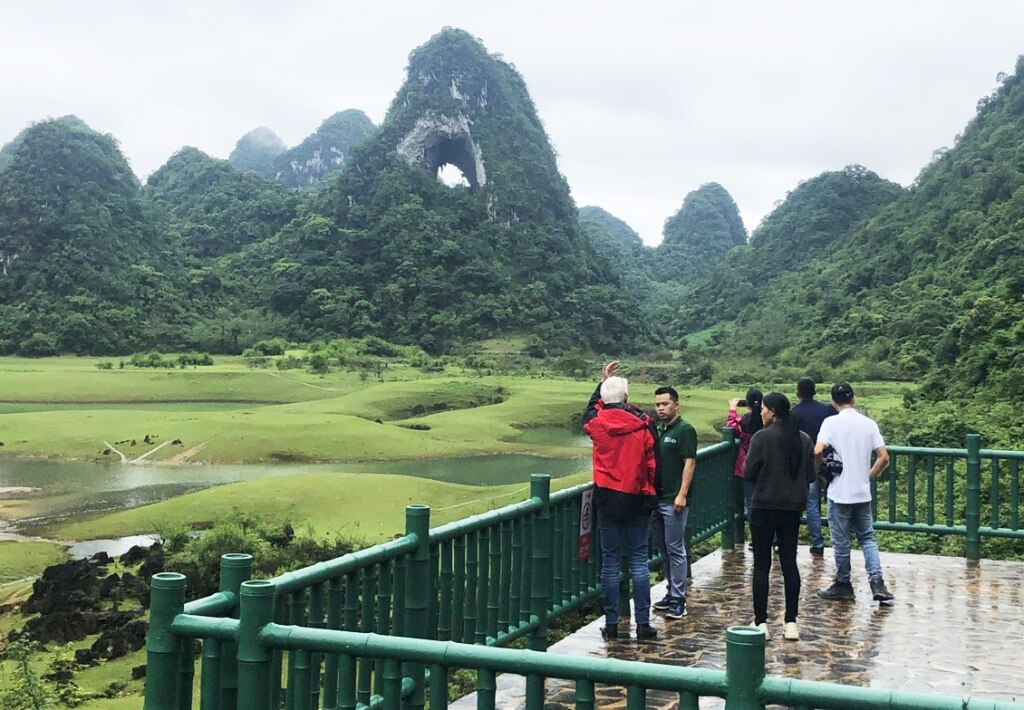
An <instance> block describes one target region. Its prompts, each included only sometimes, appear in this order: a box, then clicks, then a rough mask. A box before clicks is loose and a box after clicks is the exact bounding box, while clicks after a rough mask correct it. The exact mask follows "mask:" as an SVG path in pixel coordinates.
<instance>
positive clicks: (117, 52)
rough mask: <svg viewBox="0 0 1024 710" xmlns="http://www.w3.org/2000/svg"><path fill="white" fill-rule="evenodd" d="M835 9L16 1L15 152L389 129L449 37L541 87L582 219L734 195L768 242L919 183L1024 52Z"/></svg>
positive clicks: (972, 16) (977, 28) (1, 131)
mask: <svg viewBox="0 0 1024 710" xmlns="http://www.w3.org/2000/svg"><path fill="white" fill-rule="evenodd" d="M838 5H839V3H831V2H710V1H704V2H699V3H697V2H633V3H628V2H622V0H616V1H615V2H594V1H593V0H591V1H589V2H552V1H551V0H546V1H545V2H534V1H533V0H520V1H519V2H515V3H502V2H481V3H468V2H464V1H463V2H430V1H427V0H421V1H420V2H415V3H412V2H388V1H386V0H377V1H376V2H360V3H345V2H338V1H328V0H315V1H314V0H310V1H303V0H291V2H279V1H273V2H271V1H264V0H245V1H242V0H234V1H220V2H209V1H207V2H193V1H191V0H175V1H174V2H165V3H152V2H139V1H138V0H132V1H130V2H128V1H117V2H112V1H106V2H89V3H86V2H73V1H71V0H68V1H67V2H53V1H52V0H33V2H24V3H23V2H16V0H0V143H5V142H7V141H9V140H10V139H11V138H13V137H14V136H15V135H16V134H17V133H18V132H19V131H21V130H22V129H23V128H25V126H26V125H28V124H29V123H30V122H32V121H36V120H39V119H42V118H46V117H55V116H61V115H65V114H69V113H73V114H76V115H77V116H79V117H80V118H82V119H84V120H85V121H86V122H87V123H88V124H89V125H90V126H92V127H93V128H95V129H97V130H100V131H103V132H105V133H111V134H113V135H114V137H116V138H117V139H118V140H119V141H120V144H121V149H122V150H123V151H124V153H125V155H126V156H127V157H128V159H129V160H130V162H131V164H132V167H133V168H134V169H135V172H136V173H137V174H138V175H139V176H140V178H143V179H144V178H145V177H146V176H147V175H149V174H150V173H152V172H153V171H154V170H156V169H157V168H158V167H160V165H162V164H163V163H164V162H165V161H166V160H167V158H168V157H169V156H170V155H171V154H172V153H173V152H174V151H176V150H177V149H178V148H180V147H182V146H184V145H193V146H196V147H198V148H200V149H202V150H204V151H206V152H207V153H209V154H211V155H214V156H217V157H221V158H226V157H227V156H228V153H230V152H231V149H232V148H233V147H234V144H235V142H236V141H237V140H238V138H239V137H241V136H242V135H243V134H244V133H246V132H247V131H249V130H250V129H252V128H255V127H257V126H268V127H270V128H272V129H273V130H274V131H275V132H276V133H277V134H278V135H279V136H281V138H282V139H283V140H284V142H285V143H286V144H287V145H289V146H292V145H295V144H296V143H298V142H300V141H301V140H302V139H303V138H304V137H305V136H306V135H308V134H309V133H311V132H312V131H313V130H315V129H316V127H317V126H318V125H319V124H320V122H321V121H322V120H323V119H324V118H326V117H327V116H329V115H331V114H332V113H334V112H336V111H339V110H342V109H346V108H358V109H362V110H363V111H365V112H366V113H367V114H368V115H369V116H370V118H371V119H372V120H373V121H374V122H375V123H380V122H381V120H382V119H383V118H384V114H385V111H386V110H387V107H388V104H389V103H390V101H391V99H392V97H393V96H394V94H395V92H396V91H397V90H398V88H399V86H400V85H401V83H402V81H403V80H404V69H405V64H406V60H407V57H408V54H409V52H410V51H411V50H412V49H413V48H414V47H416V46H418V45H420V44H422V43H423V42H425V41H426V40H427V39H429V38H430V36H431V35H433V34H434V33H436V32H437V31H438V30H440V29H441V28H442V27H443V26H445V25H451V26H454V27H460V28H462V29H465V30H467V31H469V32H470V33H472V34H473V35H475V36H477V37H479V38H480V39H482V40H483V42H484V44H485V45H486V47H487V49H488V50H489V51H491V52H495V53H500V54H502V55H503V56H504V58H505V59H506V60H507V61H510V62H512V63H513V64H515V66H516V67H517V68H518V69H519V71H520V72H521V73H522V75H523V77H524V78H525V80H526V83H527V86H528V87H529V89H530V92H531V94H532V96H533V100H534V102H535V103H536V105H537V110H538V111H539V113H540V117H541V119H542V120H543V122H544V124H545V126H546V127H547V131H548V134H549V135H550V137H551V141H552V143H553V144H554V147H555V149H556V151H557V152H558V156H559V166H560V168H561V170H562V172H563V173H564V174H565V176H566V177H567V178H568V181H569V185H570V186H571V188H572V192H573V197H574V198H575V200H576V203H577V204H578V205H579V206H583V205H599V206H601V207H603V208H605V209H606V210H608V211H609V212H611V213H613V214H615V215H616V216H618V217H620V218H622V219H624V220H625V221H626V222H628V223H629V224H630V225H631V226H632V227H633V228H634V229H636V230H637V231H638V232H639V233H640V235H641V236H642V237H643V239H644V241H645V242H647V243H648V244H656V243H658V242H660V241H661V229H662V226H663V224H664V221H665V219H666V218H668V217H669V216H670V215H671V214H672V213H674V212H675V211H676V210H677V209H678V208H679V206H680V204H681V203H682V200H683V198H684V197H685V195H686V194H687V193H688V192H690V191H691V190H694V189H696V188H697V187H699V186H700V185H701V184H703V183H705V182H710V181H716V182H719V183H721V184H722V185H724V186H725V188H726V189H727V190H728V191H729V192H730V193H731V194H732V195H733V197H734V198H735V200H736V202H737V204H738V205H739V208H740V212H741V214H742V215H743V219H744V222H745V223H746V225H747V228H748V229H753V228H754V227H755V226H756V225H757V223H758V222H759V221H760V220H761V218H762V217H764V215H766V214H767V213H768V212H770V211H771V209H772V207H773V205H774V204H775V203H776V202H777V201H779V200H782V199H784V198H785V196H786V193H787V192H788V191H790V190H792V189H793V188H794V187H795V186H796V185H797V183H798V182H799V181H800V180H804V179H807V178H810V177H813V176H814V175H816V174H818V173H820V172H822V171H824V170H834V169H840V168H842V167H843V166H845V165H847V164H850V163H860V164H863V165H865V166H867V167H868V168H870V169H871V170H874V171H876V172H877V173H879V174H880V175H882V176H883V177H886V178H889V179H890V180H895V181H897V182H900V183H902V184H904V185H907V184H909V183H910V182H912V181H913V179H914V178H915V176H916V175H917V174H918V172H919V171H920V170H921V168H922V167H923V166H924V165H926V164H927V163H928V161H929V160H930V158H931V155H932V152H933V151H934V150H935V149H937V148H940V147H942V146H952V145H953V142H954V137H955V136H956V134H957V133H959V132H960V131H961V130H962V129H963V127H964V125H965V124H966V123H967V121H968V120H970V118H971V116H972V115H973V114H974V110H975V104H976V102H977V100H978V99H979V98H980V97H982V96H984V95H986V94H988V93H990V92H991V91H992V90H993V89H994V88H995V87H996V85H997V82H996V74H997V73H998V72H1001V71H1002V72H1007V73H1010V72H1012V71H1013V67H1014V63H1015V61H1016V58H1017V55H1018V54H1021V53H1024V2H1019V1H1015V0H1005V1H999V2H996V1H992V0H986V1H985V2H978V3H967V2H962V1H950V0H928V1H923V0H922V1H921V2H892V0H889V1H887V2H870V1H869V2H863V1H862V2H856V3H844V4H843V7H839V6H838ZM484 160H485V162H486V156H484Z"/></svg>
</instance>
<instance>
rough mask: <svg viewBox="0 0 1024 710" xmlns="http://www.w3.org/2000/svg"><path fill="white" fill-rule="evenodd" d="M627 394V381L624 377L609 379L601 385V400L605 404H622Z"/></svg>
mask: <svg viewBox="0 0 1024 710" xmlns="http://www.w3.org/2000/svg"><path fill="white" fill-rule="evenodd" d="M628 394H629V381H628V380H627V379H626V378H625V377H609V378H608V379H606V380H605V381H604V382H602V383H601V399H602V400H603V401H604V403H605V404H622V403H623V402H625V401H626V395H628Z"/></svg>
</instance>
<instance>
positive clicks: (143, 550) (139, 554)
mask: <svg viewBox="0 0 1024 710" xmlns="http://www.w3.org/2000/svg"><path fill="white" fill-rule="evenodd" d="M156 553H160V554H163V546H162V545H161V544H160V543H159V542H158V543H155V544H153V545H150V546H149V547H143V546H142V545H132V546H131V547H130V548H128V552H126V553H124V554H123V555H121V556H120V557H119V558H118V559H119V560H120V561H121V564H123V565H125V566H126V567H128V566H131V565H137V564H139V563H140V562H143V561H145V560H148V559H149V558H150V557H152V556H153V555H154V554H156Z"/></svg>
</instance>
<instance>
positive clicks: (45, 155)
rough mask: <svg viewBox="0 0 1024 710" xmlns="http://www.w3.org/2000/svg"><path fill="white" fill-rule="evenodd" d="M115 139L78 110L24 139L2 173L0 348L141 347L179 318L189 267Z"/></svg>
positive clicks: (31, 351)
mask: <svg viewBox="0 0 1024 710" xmlns="http://www.w3.org/2000/svg"><path fill="white" fill-rule="evenodd" d="M172 246H173V245H172V241H171V240H170V239H168V238H167V237H166V236H165V235H162V234H159V233H157V232H155V231H154V230H153V228H152V225H151V224H150V223H149V221H148V220H147V218H146V215H145V214H144V210H143V206H142V204H141V202H140V201H139V184H138V181H137V180H136V178H135V175H134V174H133V173H132V171H131V168H130V167H129V166H128V163H127V161H126V160H125V159H124V156H123V155H122V154H121V152H120V150H119V149H118V147H117V143H116V142H115V140H114V139H113V138H112V137H111V136H107V135H102V134H99V133H97V132H95V131H92V130H91V129H89V128H88V126H86V125H85V124H84V123H82V122H81V121H79V120H78V119H74V118H73V117H66V118H63V119H56V120H48V121H42V122H39V123H36V124H34V125H33V126H31V127H30V128H28V129H27V130H26V131H24V132H23V133H22V134H21V136H19V140H18V145H17V147H16V148H15V149H14V151H13V153H12V155H11V158H10V162H9V164H8V165H7V167H6V168H5V169H4V170H3V171H2V172H0V267H2V268H0V304H2V305H0V353H12V352H18V353H21V354H26V355H49V354H55V353H58V352H72V353H85V352H93V353H102V352H111V351H115V350H122V351H123V350H124V349H131V348H139V347H142V346H144V345H145V344H146V343H147V342H148V341H149V339H150V337H151V335H152V333H154V332H155V331H157V330H162V329H168V330H169V329H172V328H173V327H174V326H175V324H176V323H177V322H179V317H180V315H181V308H182V305H183V296H184V292H185V288H184V283H183V282H182V279H183V274H182V272H181V270H180V268H178V262H177V258H176V256H175V255H174V254H173V248H172Z"/></svg>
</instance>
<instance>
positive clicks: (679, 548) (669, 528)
mask: <svg viewBox="0 0 1024 710" xmlns="http://www.w3.org/2000/svg"><path fill="white" fill-rule="evenodd" d="M689 512H690V509H689V508H683V510H682V512H679V513H677V512H676V509H675V506H673V505H672V504H671V503H662V502H659V503H658V509H657V510H655V511H652V512H651V535H652V536H653V537H654V544H655V545H657V546H658V551H659V552H661V559H662V567H661V569H662V571H663V572H664V573H665V580H666V581H667V582H668V593H669V596H671V597H672V598H673V599H685V598H686V518H687V516H688V514H689Z"/></svg>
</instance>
